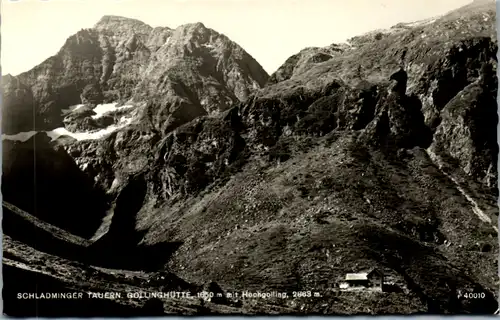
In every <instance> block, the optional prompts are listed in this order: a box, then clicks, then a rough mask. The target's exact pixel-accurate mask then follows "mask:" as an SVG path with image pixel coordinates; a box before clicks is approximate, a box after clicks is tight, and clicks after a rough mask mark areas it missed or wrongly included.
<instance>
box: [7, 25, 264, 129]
mask: <svg viewBox="0 0 500 320" xmlns="http://www.w3.org/2000/svg"><path fill="white" fill-rule="evenodd" d="M15 78H16V80H15V81H12V79H3V81H4V86H3V90H4V105H3V108H2V112H3V119H4V125H3V133H7V134H16V133H19V132H23V131H31V130H36V131H38V130H52V129H55V128H58V127H62V126H63V118H64V117H63V114H62V113H63V111H62V110H65V109H68V108H69V107H71V106H73V105H77V104H81V103H91V104H100V103H124V102H131V103H132V102H133V103H138V104H140V103H143V104H144V103H146V102H147V106H143V109H144V110H141V112H138V113H141V114H148V113H154V114H155V119H156V122H155V123H154V125H155V126H156V129H158V130H167V131H168V130H171V129H172V128H174V127H176V126H178V125H179V124H181V123H184V122H186V121H189V120H191V119H193V118H194V117H196V116H199V115H203V114H212V113H214V112H215V113H217V112H220V111H224V110H226V109H227V108H229V106H231V105H232V104H233V103H236V102H238V101H243V100H244V99H245V98H246V97H247V96H248V95H249V94H250V93H251V92H253V91H255V90H256V89H259V88H261V87H262V86H263V85H264V84H265V83H266V81H267V78H268V75H267V73H266V72H265V71H264V69H263V68H262V67H261V66H260V65H259V64H258V63H257V62H256V61H255V60H254V59H253V58H252V57H251V56H250V55H249V54H248V53H247V52H246V51H245V50H244V49H242V48H241V47H240V46H238V45H237V44H236V43H234V42H232V41H231V40H230V39H229V38H227V37H226V36H224V35H222V34H219V33H218V32H216V31H214V30H212V29H209V28H206V27H205V26H204V25H203V24H201V23H195V24H187V25H183V26H180V27H178V28H177V29H170V28H152V27H150V26H148V25H147V24H145V23H143V22H141V21H139V20H135V19H130V18H124V17H118V16H104V17H103V18H102V19H100V20H99V22H97V23H96V25H95V26H94V28H91V29H84V30H81V31H79V32H78V33H76V34H75V35H73V36H71V37H69V38H68V39H67V41H66V43H65V44H64V46H63V47H62V48H61V49H60V50H59V52H58V53H57V54H56V55H55V56H53V57H50V58H49V59H47V60H45V61H44V62H42V63H41V64H40V65H38V66H36V67H35V68H33V69H32V70H30V71H28V72H25V73H22V74H20V75H18V76H17V77H15ZM12 100H15V101H12ZM11 101H12V102H11ZM146 109H148V110H146ZM33 110H34V111H35V117H33ZM12 118H15V119H16V121H8V120H7V119H12ZM167 119H168V120H167ZM165 121H166V122H165Z"/></svg>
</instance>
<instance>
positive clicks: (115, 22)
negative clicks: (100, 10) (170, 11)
mask: <svg viewBox="0 0 500 320" xmlns="http://www.w3.org/2000/svg"><path fill="white" fill-rule="evenodd" d="M94 28H95V29H97V30H116V29H121V28H132V29H133V30H134V31H139V32H140V31H142V32H144V33H147V32H149V31H151V30H152V27H151V26H149V25H147V24H146V23H144V22H142V21H140V20H137V19H133V18H127V17H122V16H114V15H105V16H103V17H102V18H101V19H100V20H99V21H98V22H97V23H96V24H95V25H94Z"/></svg>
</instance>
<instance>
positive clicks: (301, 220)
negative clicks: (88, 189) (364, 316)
mask: <svg viewBox="0 0 500 320" xmlns="http://www.w3.org/2000/svg"><path fill="white" fill-rule="evenodd" d="M494 19H495V11H494V6H493V4H492V3H490V2H475V3H474V4H472V5H471V6H467V7H465V8H461V9H459V10H456V11H453V12H450V13H449V14H447V15H445V16H443V17H440V18H438V19H435V20H429V21H426V22H421V23H416V24H412V25H410V24H400V25H397V26H395V27H393V28H391V29H390V30H385V31H376V32H373V33H369V34H366V35H362V36H360V37H356V38H353V39H351V40H350V42H349V43H348V44H346V45H342V46H340V45H332V46H329V47H327V48H308V49H305V50H303V51H301V52H300V53H298V54H297V55H294V56H292V57H291V58H290V59H288V60H287V61H286V62H285V64H284V65H283V66H282V67H281V68H279V69H278V70H277V71H276V73H275V74H273V75H272V76H271V78H270V81H269V83H267V85H265V86H264V83H265V81H266V78H267V76H266V75H265V72H263V71H262V70H261V68H260V67H259V66H258V64H256V63H255V62H254V60H253V59H251V58H250V57H249V56H248V55H247V54H246V53H245V52H244V51H243V50H242V49H241V48H239V47H238V46H237V45H236V44H234V43H232V42H230V41H228V40H227V38H225V37H224V36H223V35H220V34H217V33H215V32H214V31H212V30H210V29H207V28H205V27H204V26H203V25H201V24H189V25H184V26H182V27H179V28H177V29H175V30H171V29H168V28H155V29H151V28H150V27H148V26H146V25H144V24H143V23H141V22H139V21H136V20H131V19H124V18H118V17H105V18H103V19H102V20H101V21H100V22H99V23H98V24H97V25H96V26H95V28H93V29H91V30H86V31H82V32H81V33H79V34H78V35H75V36H74V37H72V38H70V40H68V42H69V43H71V45H68V44H67V45H65V47H64V48H63V49H62V50H61V52H64V53H61V54H60V55H57V56H55V57H53V58H51V59H49V60H47V61H48V62H47V61H46V62H45V63H44V64H42V65H41V66H39V67H37V68H35V69H34V70H32V71H30V72H28V73H25V74H23V75H20V76H19V77H18V78H12V77H11V78H8V80H9V81H8V82H7V87H8V88H9V89H8V90H7V89H5V88H4V90H6V92H8V93H9V95H10V96H11V97H22V99H21V100H22V101H31V100H30V99H32V100H33V101H34V103H35V104H36V105H37V106H39V107H38V109H37V110H42V111H43V110H44V112H45V111H46V113H43V112H42V113H40V112H39V114H40V117H42V118H43V119H48V120H47V121H48V122H47V123H49V122H50V121H52V122H50V123H55V122H57V121H60V119H59V120H57V121H56V120H54V119H55V118H52V117H48V118H44V117H46V115H48V114H50V112H52V111H51V110H53V109H51V108H52V107H50V106H53V108H55V107H54V106H55V104H51V102H50V101H56V100H50V99H55V98H54V97H58V98H57V99H59V100H57V106H58V107H57V108H62V105H63V104H62V102H61V101H63V100H64V99H66V100H64V101H71V103H72V104H73V103H80V102H84V103H86V104H88V105H87V108H88V109H87V110H84V109H78V111H77V112H75V111H72V112H71V114H70V116H69V118H67V119H68V122H69V124H67V126H68V125H72V126H74V130H77V131H78V130H83V129H87V130H88V129H89V128H96V127H97V128H98V127H99V124H96V123H92V122H91V121H90V120H85V119H89V117H90V118H92V112H94V113H95V112H96V111H95V110H96V109H92V108H91V107H90V106H89V105H92V104H96V103H102V102H105V101H108V102H109V101H116V99H118V100H120V99H125V100H127V99H129V98H130V99H132V102H134V103H137V105H136V107H135V109H134V110H135V111H134V112H135V113H134V114H133V117H134V122H133V123H131V124H129V125H127V126H125V127H122V128H120V129H118V130H116V131H114V132H112V133H110V134H108V135H106V136H105V137H103V138H101V139H94V140H82V141H75V140H73V139H65V138H60V139H58V140H56V141H54V142H51V143H50V148H49V149H48V151H47V154H52V152H53V151H54V150H61V151H58V152H60V154H58V155H59V156H61V157H62V156H63V155H64V157H66V158H68V157H69V158H71V159H72V160H73V162H72V167H73V168H76V167H77V168H79V172H80V173H81V175H82V176H85V177H86V179H89V180H86V181H91V183H89V182H86V183H87V184H85V185H88V184H90V185H91V186H92V188H93V190H103V191H105V192H106V199H107V202H106V205H107V207H106V208H107V209H108V211H107V213H108V215H107V216H106V217H105V218H104V219H103V221H104V222H103V224H102V225H101V226H100V227H99V230H97V231H96V237H95V238H98V239H99V240H97V241H96V242H94V247H96V248H98V249H99V248H100V247H102V248H105V249H102V250H108V251H106V252H118V251H119V252H121V254H123V255H124V256H126V255H127V254H128V253H129V252H133V254H134V257H140V259H139V258H137V259H135V260H141V261H143V262H144V261H149V260H148V259H149V257H152V256H154V257H156V258H158V259H157V260H155V262H154V268H159V267H158V264H162V266H164V267H165V268H168V270H169V271H170V272H173V273H175V274H176V275H178V276H180V277H182V278H183V279H186V281H188V282H190V283H207V282H208V281H209V280H210V281H214V282H216V283H218V284H220V285H221V286H222V287H223V288H224V289H225V290H227V292H236V291H241V290H254V291H262V292H271V291H277V292H280V291H283V292H285V291H288V292H289V291H307V290H311V291H323V292H328V291H329V290H330V289H331V288H333V287H335V286H336V285H337V284H338V282H339V281H341V280H342V279H343V276H345V273H349V272H357V271H358V270H359V269H364V268H367V267H373V266H377V267H379V268H381V269H384V270H386V271H384V272H387V273H388V274H394V275H395V277H396V278H398V279H401V280H400V281H401V282H404V287H405V288H407V289H408V292H409V293H408V294H407V295H404V297H403V296H402V295H398V296H397V297H395V296H392V295H384V296H383V297H380V296H377V297H376V299H377V300H376V301H375V300H370V299H371V298H366V299H367V300H366V301H364V303H363V305H360V304H359V303H358V299H357V298H356V299H354V300H353V299H352V296H343V295H341V296H337V297H335V299H329V300H328V301H329V304H328V309H325V307H324V305H325V304H324V303H323V302H324V301H322V300H317V301H316V302H314V301H313V302H307V303H305V304H304V305H303V306H297V305H294V304H293V303H291V302H286V301H281V302H277V303H278V304H280V305H283V307H284V308H287V310H295V311H297V312H299V309H300V310H301V311H300V312H306V313H311V312H314V313H316V312H318V313H319V312H321V313H329V314H353V313H366V312H372V313H376V314H382V313H405V314H409V313H416V312H423V313H492V312H493V311H495V309H496V308H497V307H498V303H497V302H496V298H495V294H496V287H497V283H498V272H497V266H496V264H495V261H496V258H497V256H498V241H497V237H498V233H497V231H496V229H495V227H496V221H497V216H498V209H497V205H496V196H497V191H496V182H497V179H498V174H497V168H496V163H497V152H498V146H497V143H496V135H495V132H496V124H497V121H498V120H497V115H496V114H497V104H496V95H497V82H498V81H497V78H496V75H495V71H496V67H497V62H496V56H495V55H496V51H497V41H496V34H495V24H494ZM71 39H73V40H71ZM103 43H105V45H104V44H103ZM84 44H85V48H87V49H85V50H80V49H78V50H76V51H77V53H76V51H75V52H73V51H71V48H72V47H74V46H76V47H78V46H80V45H81V46H83V45H84ZM92 48H94V49H92ZM96 52H100V53H99V54H97V53H96ZM73 55H75V57H73ZM63 57H64V59H63ZM96 57H97V58H96ZM63 61H64V62H63ZM78 61H80V62H81V63H80V62H78ZM83 61H84V62H83ZM89 61H95V63H96V64H95V66H96V67H92V64H90V62H89ZM103 61H105V62H103ZM56 62H57V63H61V65H63V66H68V65H74V66H78V68H76V69H72V70H68V71H67V73H58V74H57V75H50V74H49V75H48V76H47V77H48V78H38V77H39V74H40V72H42V71H40V70H44V71H43V72H49V71H47V70H52V69H51V68H53V66H55V64H53V63H56ZM49 65H50V67H48V66H49ZM84 66H85V67H84ZM105 66H108V67H105ZM65 68H66V67H65ZM37 70H38V71H37ZM76 70H78V77H79V78H78V79H81V80H79V81H80V82H71V81H69V80H68V79H69V78H64V77H65V75H68V77H74V75H75V74H76V73H72V72H77V71H76ZM37 72H38V73H37ZM43 72H42V73H43ZM43 74H46V73H43ZM35 75H37V76H35ZM30 77H31V78H30ZM35 78H36V79H38V80H36V81H35V80H33V79H35ZM16 79H19V82H16V81H17V80H16ZM26 79H32V80H29V81H27V80H26ZM44 79H45V80H44ZM67 83H71V84H72V85H75V83H77V84H78V85H76V87H75V86H73V87H71V88H78V89H71V90H69V89H68V88H70V86H69V85H68V84H67ZM22 84H24V85H22ZM49 85H50V88H49ZM26 88H27V89H26ZM61 88H65V89H68V90H69V91H64V92H65V95H61V94H56V93H54V94H53V92H62V91H58V90H61ZM259 88H260V89H259ZM30 94H31V96H30ZM16 95H17V96H16ZM29 97H31V98H29ZM117 97H118V98H117ZM45 98H46V100H43V99H45ZM9 99H11V98H9ZM23 99H24V100H23ZM61 99H63V100H61ZM72 99H73V100H72ZM10 101H12V103H13V105H14V102H15V101H17V100H16V99H14V98H12V99H11V100H10ZM41 101H43V102H41ZM141 101H142V102H144V103H142V104H141V103H139V102H141ZM122 102H123V101H122ZM16 103H17V102H16ZM65 105H68V103H66V104H65ZM57 108H56V109H57ZM7 109H8V108H7ZM91 109H92V110H91ZM8 110H9V109H8ZM16 110H17V109H16ZM19 110H24V109H23V108H22V107H19ZM54 110H55V109H54ZM59 111H60V110H58V111H57V112H59ZM9 112H11V111H9ZM19 112H21V111H19ZM57 112H55V111H54V114H56V113H57ZM57 114H59V113H57ZM66 117H68V116H66ZM49 120H50V121H49ZM100 121H105V120H100ZM23 125H24V124H23ZM20 127H21V125H12V128H20ZM49 127H50V126H49ZM42 136H43V134H40V136H39V135H37V136H36V137H39V138H37V139H42V138H41V137H42ZM29 143H30V142H25V143H24V144H23V143H19V144H16V145H19V146H27V145H29ZM45 143H48V142H45ZM51 150H52V151H51ZM63 150H64V151H63ZM10 165H11V166H15V165H14V162H11V163H10ZM4 170H5V169H4ZM11 170H12V169H11ZM47 170H48V169H47ZM68 170H69V169H68ZM71 170H73V169H71ZM48 171H50V170H48ZM77 171H78V170H77ZM19 172H22V171H19ZM82 172H83V173H82ZM18 174H20V173H18ZM32 174H33V173H32ZM22 181H26V177H25V178H24V180H22ZM16 183H17V182H16V181H15V180H9V181H8V184H9V185H16ZM23 183H25V182H23ZM23 185H24V184H23ZM12 190H14V189H12ZM10 197H15V196H14V194H13V192H11V193H10ZM18 203H19V202H18ZM47 219H48V218H47ZM97 236H98V237H97ZM155 245H160V246H161V245H166V246H167V247H166V248H162V249H158V250H156V249H148V248H151V247H154V246H155ZM117 246H118V247H121V248H118V247H117ZM481 248H487V249H485V250H483V249H481ZM129 250H130V251H129ZM147 250H150V251H148V252H149V253H147V254H146V253H144V252H146V251H147ZM96 257H97V256H96ZM96 257H94V259H98V257H97V258H96ZM129 260H131V259H129ZM132 260H134V259H132ZM167 260H168V261H167ZM158 261H160V262H158ZM114 263H115V264H116V263H117V262H116V261H114ZM120 263H122V264H123V265H125V263H129V262H126V261H125V260H123V262H118V266H117V265H115V266H114V267H117V268H118V267H119V265H120ZM151 264H153V262H151ZM135 267H136V268H146V266H144V265H141V264H140V263H138V264H136V265H135ZM150 268H153V267H151V266H150ZM398 281H399V280H398ZM458 290H465V291H467V292H484V293H485V299H482V300H481V301H479V300H476V301H470V300H466V299H460V298H457V292H458ZM325 299H326V298H325ZM363 299H365V298H363ZM373 299H375V298H373ZM380 299H382V300H383V301H381V300H380ZM384 299H385V300H384ZM284 300H287V299H284ZM287 301H288V300H287ZM318 301H319V302H318ZM332 301H333V302H332ZM353 301H355V303H354V302H353ZM387 306H390V307H387Z"/></svg>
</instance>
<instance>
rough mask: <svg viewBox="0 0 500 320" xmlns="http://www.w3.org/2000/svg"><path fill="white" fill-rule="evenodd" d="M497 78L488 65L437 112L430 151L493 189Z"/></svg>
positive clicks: (495, 161) (495, 162) (495, 181)
mask: <svg viewBox="0 0 500 320" xmlns="http://www.w3.org/2000/svg"><path fill="white" fill-rule="evenodd" d="M497 86H498V81H497V77H496V75H495V74H494V73H493V67H492V65H491V64H484V65H483V68H482V74H481V75H480V77H479V79H477V80H476V81H475V82H474V83H472V84H470V85H468V86H467V87H465V88H464V89H463V90H461V91H460V92H459V93H458V94H457V95H456V96H455V97H454V98H453V99H451V100H450V101H449V102H448V103H447V104H446V105H445V106H444V107H443V111H442V112H441V115H442V121H441V123H440V124H439V126H438V127H437V130H436V133H435V134H434V142H433V144H432V146H431V150H432V151H433V152H434V153H436V154H438V155H440V156H443V157H445V158H446V159H447V162H448V163H450V164H451V165H452V166H458V167H459V168H461V169H463V171H465V173H467V174H468V175H470V176H472V177H473V178H475V179H477V180H479V181H481V182H482V183H484V184H485V185H486V186H487V187H490V188H496V185H497V179H498V171H497V161H498V160H497V159H498V143H497V134H496V127H497V124H498V115H497V102H496V96H497Z"/></svg>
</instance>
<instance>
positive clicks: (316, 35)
mask: <svg viewBox="0 0 500 320" xmlns="http://www.w3.org/2000/svg"><path fill="white" fill-rule="evenodd" d="M1 2H2V8H1V10H2V11H1V19H2V20H1V41H2V47H1V64H2V73H3V74H7V73H11V74H14V75H16V74H18V73H20V72H24V71H27V70H29V69H31V68H32V67H34V66H35V65H37V64H39V63H40V62H42V61H43V60H45V59H46V58H48V57H50V56H51V55H54V54H55V53H56V52H57V51H58V50H59V48H60V47H61V46H62V45H63V44H64V42H65V40H66V39H67V38H68V37H69V36H70V35H72V34H74V33H76V32H77V31H78V30H80V29H82V28H90V27H92V26H93V25H94V24H95V23H96V22H97V21H98V20H99V19H100V18H101V17H102V16H103V15H106V14H111V15H119V16H125V17H130V18H136V19H139V20H141V21H144V22H145V23H147V24H149V25H151V26H152V27H157V26H167V27H170V28H175V27H177V26H179V25H181V24H184V23H191V22H202V23H204V24H205V26H207V27H209V28H212V29H215V30H216V31H218V32H220V33H224V34H225V35H227V36H228V37H229V38H230V39H232V40H233V41H235V42H237V43H238V44H239V45H241V46H242V47H243V48H244V49H245V50H246V51H247V52H248V53H250V54H251V55H252V56H253V57H254V58H255V59H256V60H257V61H259V62H260V63H261V65H262V66H263V67H264V69H266V71H267V72H269V73H272V72H273V71H275V70H276V69H277V68H278V67H279V66H280V65H281V64H282V63H283V62H284V61H285V60H286V59H287V58H288V57H289V56H291V55H293V54H294V53H296V52H298V51H300V50H301V49H303V48H305V47H310V46H326V45H329V44H331V43H333V42H343V41H345V40H346V39H348V38H350V37H352V36H356V35H359V34H362V33H364V32H367V31H371V30H373V29H379V28H388V27H391V26H393V25H395V24H397V23H399V22H412V21H416V20H421V19H425V18H430V17H433V16H436V15H440V14H443V13H446V12H448V11H450V10H452V9H455V8H458V7H460V6H462V5H465V4H467V3H470V2H471V0H45V1H44V0H18V1H9V0H2V1H1Z"/></svg>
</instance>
